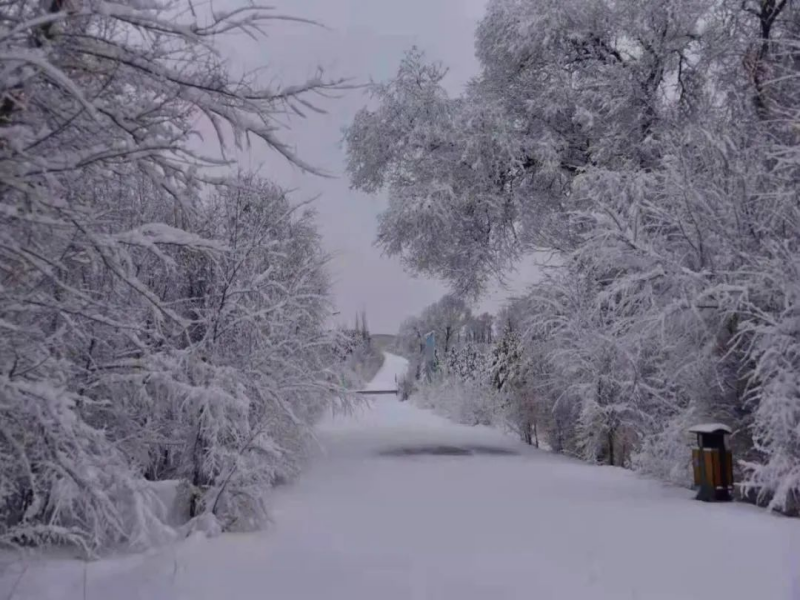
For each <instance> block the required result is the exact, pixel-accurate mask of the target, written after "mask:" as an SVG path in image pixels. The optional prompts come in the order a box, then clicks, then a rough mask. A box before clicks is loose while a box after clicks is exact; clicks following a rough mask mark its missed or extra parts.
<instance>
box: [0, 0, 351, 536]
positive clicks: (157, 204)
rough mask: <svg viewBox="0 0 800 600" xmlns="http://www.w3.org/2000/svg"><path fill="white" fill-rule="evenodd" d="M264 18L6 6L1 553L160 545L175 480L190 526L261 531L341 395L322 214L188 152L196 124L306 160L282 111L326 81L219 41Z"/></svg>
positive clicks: (147, 7)
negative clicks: (283, 128)
mask: <svg viewBox="0 0 800 600" xmlns="http://www.w3.org/2000/svg"><path fill="white" fill-rule="evenodd" d="M273 18H284V17H281V16H280V15H277V14H274V13H273V11H271V10H270V9H266V8H263V9H262V8H255V7H243V8H240V9H236V10H233V11H231V12H227V13H222V12H209V13H208V14H202V15H199V16H198V15H196V13H195V9H194V7H193V6H192V5H191V4H190V3H187V2H183V1H177V0H176V1H174V2H169V1H165V2H160V1H155V2H146V3H134V4H133V5H130V6H128V5H124V4H115V3H108V2H103V1H101V0H99V1H94V0H92V1H88V2H61V1H55V0H54V1H53V2H42V3H37V2H30V1H28V0H19V1H16V0H15V1H12V2H8V3H5V4H3V5H2V7H0V64H2V68H1V69H0V98H2V100H0V330H2V331H0V545H3V546H9V545H10V546H28V545H38V544H48V543H56V544H62V543H69V544H74V545H77V546H79V547H81V548H83V549H84V550H85V551H87V552H93V551H95V550H97V549H98V548H103V547H108V546H110V545H112V544H117V543H124V544H132V545H139V546H143V545H146V544H148V543H150V542H152V541H153V540H158V539H163V538H164V537H165V536H166V537H169V536H170V535H172V534H174V528H172V527H170V525H173V524H174V523H170V519H169V518H167V517H166V515H165V512H164V510H161V509H160V508H159V505H160V504H162V503H161V502H159V501H158V498H157V496H158V494H157V493H156V488H154V487H153V485H152V484H151V483H150V482H154V481H165V480H180V481H181V482H183V483H184V485H185V486H188V490H189V492H188V493H189V495H190V499H189V513H190V516H192V517H200V516H202V519H204V521H206V522H211V521H215V522H217V524H218V526H219V525H221V526H222V527H225V528H228V529H242V528H251V527H254V526H258V524H259V523H261V522H263V520H264V517H265V514H264V492H265V490H266V489H267V488H268V486H269V485H271V484H272V483H273V482H275V481H279V480H281V479H284V478H286V477H288V476H290V475H291V474H292V473H294V471H295V470H296V468H297V466H298V460H299V459H300V457H301V455H302V450H303V447H304V445H305V442H306V440H307V438H308V436H309V428H310V425H311V423H313V421H314V420H315V419H316V418H317V417H318V416H319V415H320V414H321V413H322V412H323V410H324V408H325V407H326V406H327V405H328V404H329V403H330V402H331V398H334V395H333V394H332V391H333V390H335V389H337V379H338V378H337V377H335V376H334V375H333V374H332V373H331V371H330V369H329V366H330V364H332V357H333V353H332V351H331V341H332V338H331V336H330V335H329V333H328V332H327V331H326V327H325V322H326V319H327V316H328V314H329V310H328V301H327V291H328V283H327V279H326V276H325V273H324V262H325V257H324V256H323V255H322V253H321V251H320V245H319V238H318V236H317V234H316V232H315V229H314V225H313V223H312V220H311V219H312V215H311V214H310V212H309V211H308V210H306V209H305V208H304V207H302V206H298V205H296V204H295V203H293V202H292V201H290V200H289V199H288V198H287V197H286V195H285V194H284V193H283V192H282V191H281V190H279V189H277V188H275V187H274V186H273V185H271V184H270V183H269V182H267V181H263V180H260V179H258V178H256V177H253V176H249V175H241V176H239V177H230V178H221V177H212V176H210V175H208V173H210V170H209V169H208V168H207V167H209V166H213V165H221V164H222V163H220V162H219V161H214V160H211V159H207V158H204V157H202V156H199V155H197V153H196V152H195V151H193V150H192V144H191V143H190V142H191V140H192V138H193V137H194V136H196V135H198V134H199V130H198V128H199V127H200V126H201V125H202V126H203V127H205V128H206V129H207V130H210V131H213V132H215V134H216V136H218V141H219V143H220V147H221V148H222V150H223V153H224V150H225V148H226V147H227V146H226V144H229V143H230V142H233V143H234V144H236V145H244V144H246V143H249V142H251V141H258V142H259V143H265V144H266V145H267V146H269V147H270V148H272V149H273V150H275V151H277V152H278V153H279V154H281V155H283V156H284V157H285V158H287V159H288V160H290V161H292V162H294V163H295V164H297V165H299V166H300V167H301V168H307V167H306V166H305V165H304V164H303V163H302V162H301V161H300V159H299V158H297V157H296V156H294V154H293V153H292V152H291V150H290V149H289V146H288V145H287V144H286V142H285V141H283V140H282V138H281V137H280V136H279V130H278V125H277V121H276V118H277V117H278V115H280V114H281V113H282V112H284V111H287V110H294V111H296V112H299V111H301V110H302V109H304V107H308V106H309V104H308V101H309V100H308V96H309V95H310V94H312V93H314V92H316V91H321V90H324V89H325V88H329V87H331V86H332V85H333V83H332V82H328V81H325V80H323V79H322V78H314V79H311V80H309V81H306V82H303V83H301V84H299V85H296V86H288V87H285V88H282V89H277V88H270V87H264V86H262V85H260V84H259V83H258V80H257V78H256V77H255V76H254V75H246V76H244V77H239V76H237V77H234V76H233V75H231V74H230V73H229V72H228V71H227V69H226V66H225V64H224V63H223V61H222V59H221V58H220V55H219V54H218V52H217V49H216V47H215V43H216V40H217V39H218V38H219V36H221V35H223V34H226V33H234V32H243V33H247V34H249V35H259V34H260V32H261V31H262V29H263V27H264V26H265V25H267V24H268V23H269V22H270V20H271V19H273ZM206 126H207V127H206Z"/></svg>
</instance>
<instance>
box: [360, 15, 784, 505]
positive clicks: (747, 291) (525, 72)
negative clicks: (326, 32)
mask: <svg viewBox="0 0 800 600" xmlns="http://www.w3.org/2000/svg"><path fill="white" fill-rule="evenodd" d="M798 48H800V10H798V7H797V6H796V5H795V4H794V3H791V2H784V1H781V0H768V1H764V2H755V1H753V2H750V1H747V2H739V1H733V0H732V1H730V2H729V1H727V0H723V1H722V2H715V3H707V2H702V1H699V0H669V1H667V2H663V1H661V0H645V1H641V0H622V1H619V2H612V3H609V2H604V1H602V0H597V1H588V2H587V1H585V0H574V1H572V0H570V1H566V2H565V1H562V0H558V1H556V0H493V1H492V2H490V3H489V4H488V7H487V13H486V16H485V17H484V19H483V20H482V21H481V23H480V25H479V26H478V29H477V32H476V49H477V56H478V59H479V61H480V63H481V71H480V73H479V75H478V76H477V77H475V78H474V80H473V81H471V82H470V84H469V85H468V86H467V89H466V91H465V92H464V93H463V94H462V95H460V96H458V97H450V96H448V95H447V94H446V93H445V92H444V89H443V87H442V85H441V84H442V78H443V77H444V75H445V70H444V68H443V67H441V66H439V65H430V64H428V63H426V62H425V59H424V56H423V55H422V54H421V53H419V52H418V51H414V52H412V53H411V54H409V56H408V58H407V60H406V61H404V62H403V64H402V65H401V68H400V70H399V72H398V76H397V77H396V78H395V79H394V80H392V81H391V82H389V83H387V84H382V85H379V86H376V88H375V100H376V102H375V104H374V105H373V106H372V107H370V108H366V109H364V110H362V111H361V112H360V113H359V114H358V115H357V117H356V119H355V120H354V122H353V125H352V127H351V128H350V130H349V132H348V137H347V143H348V155H349V159H350V163H349V167H350V174H351V177H352V182H353V185H354V186H355V187H357V188H360V189H364V190H366V191H375V190H377V189H380V188H385V189H386V190H387V192H388V195H389V208H388V209H387V211H386V212H385V213H384V214H383V216H382V221H381V232H380V237H379V242H380V243H381V244H382V246H383V247H384V249H385V250H386V251H388V252H389V253H390V254H395V255H398V256H400V257H401V258H402V259H403V260H404V261H405V262H406V264H407V265H408V266H409V268H411V269H412V270H414V271H416V272H421V273H427V274H433V275H435V276H438V277H441V278H444V279H446V280H447V281H449V282H450V283H451V284H452V285H453V286H454V288H455V289H456V290H458V291H460V292H462V293H472V294H477V293H480V292H481V291H484V290H485V289H486V288H487V286H488V285H489V284H490V282H491V280H492V278H494V277H502V275H503V274H504V273H505V272H507V268H508V266H509V265H510V264H512V263H513V262H514V261H515V260H516V259H517V258H518V257H519V256H520V255H522V254H525V253H526V252H529V251H531V250H533V249H535V248H542V247H544V248H547V249H550V250H555V251H557V252H559V253H560V257H561V263H562V264H563V265H564V266H563V267H562V268H561V269H558V270H557V271H558V272H557V273H553V274H551V276H549V277H547V278H545V280H544V281H543V282H540V283H539V284H536V285H534V286H532V288H531V289H530V291H529V293H528V294H527V295H526V297H525V299H524V302H523V306H526V307H527V308H524V309H523V310H524V311H526V312H527V318H526V319H525V326H524V328H523V329H522V331H521V347H522V355H523V356H524V357H525V358H524V359H523V360H522V363H523V364H525V365H529V366H531V367H532V366H533V365H537V367H536V368H537V369H538V370H537V371H536V372H535V374H531V375H530V376H529V377H528V376H526V381H527V379H528V378H531V379H533V380H535V381H536V383H535V384H534V385H535V386H536V388H537V389H538V391H539V393H540V394H541V397H542V398H543V402H545V404H546V405H547V406H548V407H549V408H548V414H549V417H550V423H549V425H548V427H546V429H547V430H548V437H549V438H551V439H550V441H551V445H553V446H554V447H558V448H563V449H564V450H566V451H569V452H575V453H577V454H581V455H582V456H584V457H585V458H587V459H588V460H593V461H594V460H599V459H600V460H606V461H608V462H612V463H614V464H624V465H633V466H636V467H637V468H640V469H643V470H645V471H647V472H650V473H653V474H657V475H659V476H661V477H666V478H669V479H671V480H675V481H682V482H686V481H688V477H689V473H690V470H689V464H688V460H689V446H688V443H689V441H690V440H689V439H687V436H686V435H685V429H686V427H687V426H688V425H690V424H691V422H692V420H695V419H703V420H705V419H713V420H721V421H724V422H726V423H729V424H730V425H731V426H732V427H733V429H734V435H733V436H732V438H731V443H732V446H733V449H734V453H735V455H736V456H737V457H738V458H740V459H743V460H744V465H743V466H744V469H739V467H738V466H737V476H738V477H742V476H743V477H745V480H744V483H745V484H746V487H747V488H749V489H752V490H754V492H755V495H756V496H760V497H761V499H762V500H765V501H770V502H771V506H773V507H774V508H778V509H781V510H786V511H792V510H796V506H797V504H796V501H797V497H798V494H800V488H798V476H797V473H798V470H797V469H798V465H800V455H798V452H797V448H798V445H797V420H798V412H797V407H798V398H797V397H796V394H795V393H794V392H793V391H792V390H793V385H794V383H793V381H794V380H793V371H794V370H796V365H795V360H794V358H793V356H794V355H793V353H794V345H793V342H792V340H793V336H794V335H795V333H794V328H795V323H794V319H795V312H796V309H795V304H796V300H797V298H796V287H797V281H796V279H797V269H796V264H795V261H794V259H793V258H792V257H793V256H794V254H795V253H796V244H797V239H798V233H799V232H798V228H797V226H798V223H800V219H798V215H797V214H796V212H797V211H796V206H795V204H796V202H795V201H794V198H796V195H797V189H798V184H799V182H800V177H798V173H800V171H798V164H800V153H798V147H800V146H799V145H798V142H800V140H799V139H798V135H797V131H798V129H797V119H798V117H797V115H798V106H797V99H798V98H800V93H798V92H800V90H799V89H798V84H800V73H798V64H800V63H799V62H798ZM394 115H401V116H402V118H392V117H393V116H394ZM522 332H524V333H522ZM526 385H527V382H526ZM551 426H552V429H551ZM553 439H557V440H558V441H556V442H553Z"/></svg>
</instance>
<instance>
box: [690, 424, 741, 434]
mask: <svg viewBox="0 0 800 600" xmlns="http://www.w3.org/2000/svg"><path fill="white" fill-rule="evenodd" d="M718 431H724V432H725V433H733V431H732V430H731V428H730V427H728V426H727V425H723V424H722V423H701V424H700V425H695V426H694V427H692V428H690V429H689V433H716V432H718Z"/></svg>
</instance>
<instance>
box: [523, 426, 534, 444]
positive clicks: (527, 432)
mask: <svg viewBox="0 0 800 600" xmlns="http://www.w3.org/2000/svg"><path fill="white" fill-rule="evenodd" d="M522 441H523V442H525V443H526V444H528V446H532V445H533V437H532V436H531V424H530V423H525V425H523V428H522Z"/></svg>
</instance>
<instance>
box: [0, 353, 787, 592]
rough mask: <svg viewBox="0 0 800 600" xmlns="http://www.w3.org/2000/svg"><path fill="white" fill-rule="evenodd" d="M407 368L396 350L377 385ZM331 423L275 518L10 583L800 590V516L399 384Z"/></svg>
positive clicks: (192, 588) (35, 565)
mask: <svg viewBox="0 0 800 600" xmlns="http://www.w3.org/2000/svg"><path fill="white" fill-rule="evenodd" d="M404 366H405V361H404V360H403V359H401V358H399V357H395V356H392V355H388V356H387V360H386V362H385V364H384V367H383V368H382V369H381V372H380V373H379V374H378V376H377V377H376V378H375V380H374V381H373V383H372V384H371V386H372V389H383V388H384V387H386V386H391V384H393V383H394V375H395V374H396V373H398V372H400V371H402V369H403V368H404ZM319 436H320V439H321V441H322V443H323V445H324V447H325V453H324V454H323V455H321V456H319V457H318V458H317V460H316V461H315V462H314V464H313V465H312V467H311V468H310V469H309V470H308V471H307V472H306V473H305V475H304V476H302V477H301V478H300V479H299V480H298V481H297V483H295V484H293V485H291V486H286V487H284V488H282V489H281V490H280V491H279V492H278V493H277V494H276V498H275V501H274V506H275V515H274V516H275V524H274V526H273V528H272V529H271V530H269V531H266V532H262V533H258V534H246V535H223V536H221V537H219V538H216V539H212V540H203V539H193V540H189V541H188V542H184V543H181V544H178V545H176V546H173V547H170V548H168V549H164V550H161V551H158V552H155V553H152V554H149V555H141V556H134V557H125V558H120V559H113V560H103V561H100V562H96V563H89V564H84V563H80V562H75V561H46V562H29V563H20V562H18V563H14V564H10V565H8V564H7V565H5V566H4V567H3V571H2V574H0V598H3V599H5V598H9V599H12V598H13V599H14V600H33V599H37V600H38V599H53V600H73V599H80V600H83V599H84V598H85V599H86V600H106V599H120V600H129V599H130V600H132V599H134V598H136V599H147V600H162V599H163V600H175V599H181V600H205V599H208V600H212V599H213V600H219V598H230V599H231V600H233V599H236V600H249V599H253V600H255V599H258V600H263V599H264V598H270V599H272V598H274V599H276V600H294V599H297V600H300V599H302V600H306V599H312V598H326V599H331V600H338V599H342V600H373V599H376V598H380V599H381V600H384V599H385V600H394V599H397V600H400V599H402V600H411V599H415V600H416V599H420V600H421V599H425V598H430V599H448V600H449V599H458V600H472V599H475V600H478V599H485V598H520V599H522V598H526V599H529V598H541V599H551V598H552V599H560V598H563V599H570V600H572V599H577V598H587V599H591V600H598V599H606V598H608V599H614V600H617V599H619V598H641V599H647V600H650V599H657V600H666V599H676V600H677V599H680V600H688V599H693V598H698V599H700V598H708V597H720V598H727V599H729V600H737V599H742V600H744V599H748V600H750V599H751V598H765V599H766V598H769V599H786V600H794V599H796V598H798V597H800V581H798V578H800V522H798V521H795V520H789V519H785V518H780V517H777V516H771V515H769V514H766V513H764V512H763V511H762V510H759V509H756V508H753V507H749V506H743V505H707V504H702V503H699V502H695V501H693V500H692V499H691V496H692V495H691V493H690V492H687V491H684V490H680V489H674V488H668V487H664V486H662V485H660V484H659V483H656V482H653V481H647V480H643V479H641V478H638V477H636V476H635V475H634V474H632V473H629V472H625V471H622V470H619V469H613V468H598V467H594V466H589V465H585V464H583V463H580V462H577V461H572V460H569V459H566V458H563V457H559V456H554V455H551V454H548V453H545V452H536V451H535V450H531V449H529V448H527V447H525V446H524V445H522V444H517V443H516V442H514V440H513V439H511V438H509V437H508V436H505V435H503V434H502V433H500V432H498V431H495V430H492V429H488V428H482V427H464V426H459V425H454V424H452V423H450V422H448V421H446V420H445V419H442V418H440V417H437V416H435V415H433V414H431V413H430V412H427V411H423V410H420V409H418V408H416V407H414V406H412V405H410V404H408V403H400V402H397V400H396V399H395V398H394V397H392V396H377V397H375V399H374V401H373V402H372V406H371V408H368V409H367V408H365V409H362V410H359V411H358V412H357V414H355V415H352V416H349V417H341V418H336V419H332V420H330V421H328V422H326V423H325V424H324V425H323V426H322V427H320V431H319ZM404 449H405V450H408V451H409V452H407V453H403V452H402V450H404ZM458 449H463V450H464V452H463V453H457V452H455V451H456V450H458ZM417 450H419V451H422V452H424V453H418V452H416V451H417Z"/></svg>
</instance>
